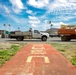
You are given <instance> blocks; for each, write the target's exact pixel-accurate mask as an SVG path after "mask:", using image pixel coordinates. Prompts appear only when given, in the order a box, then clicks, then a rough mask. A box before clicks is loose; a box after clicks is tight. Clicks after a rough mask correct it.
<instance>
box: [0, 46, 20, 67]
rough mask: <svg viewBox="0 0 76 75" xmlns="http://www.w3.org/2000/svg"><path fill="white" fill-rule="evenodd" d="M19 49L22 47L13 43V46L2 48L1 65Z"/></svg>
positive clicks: (0, 54) (0, 53)
mask: <svg viewBox="0 0 76 75" xmlns="http://www.w3.org/2000/svg"><path fill="white" fill-rule="evenodd" d="M19 50H20V47H19V46H16V45H12V46H11V48H9V49H6V50H0V66H2V65H3V64H4V63H5V62H7V61H8V60H9V59H11V57H12V56H14V55H15V54H16V53H17V52H18V51H19Z"/></svg>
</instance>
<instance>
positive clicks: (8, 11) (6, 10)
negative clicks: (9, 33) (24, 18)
mask: <svg viewBox="0 0 76 75" xmlns="http://www.w3.org/2000/svg"><path fill="white" fill-rule="evenodd" d="M4 10H5V12H6V13H7V14H9V13H10V10H9V9H8V8H7V7H6V6H4Z"/></svg>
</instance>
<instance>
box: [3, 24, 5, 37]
mask: <svg viewBox="0 0 76 75" xmlns="http://www.w3.org/2000/svg"><path fill="white" fill-rule="evenodd" d="M3 26H4V27H5V29H4V37H5V38H6V24H4V25H3Z"/></svg>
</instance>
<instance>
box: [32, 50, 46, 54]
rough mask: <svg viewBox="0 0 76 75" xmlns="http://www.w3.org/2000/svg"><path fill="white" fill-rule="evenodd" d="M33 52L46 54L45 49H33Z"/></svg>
mask: <svg viewBox="0 0 76 75" xmlns="http://www.w3.org/2000/svg"><path fill="white" fill-rule="evenodd" d="M31 54H46V52H45V51H44V50H39V49H38V50H31Z"/></svg>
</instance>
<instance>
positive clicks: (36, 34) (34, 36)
mask: <svg viewBox="0 0 76 75" xmlns="http://www.w3.org/2000/svg"><path fill="white" fill-rule="evenodd" d="M33 38H41V34H40V32H39V31H38V30H34V32H33Z"/></svg>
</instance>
